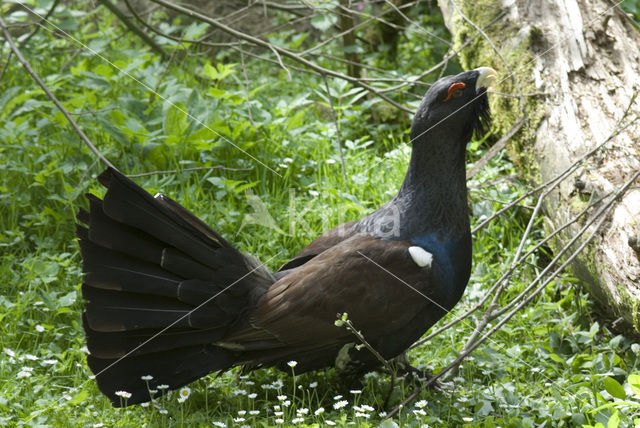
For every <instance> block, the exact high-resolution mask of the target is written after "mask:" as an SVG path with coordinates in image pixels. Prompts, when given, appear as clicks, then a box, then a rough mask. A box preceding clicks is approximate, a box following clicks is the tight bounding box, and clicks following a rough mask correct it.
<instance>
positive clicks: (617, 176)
mask: <svg viewBox="0 0 640 428" xmlns="http://www.w3.org/2000/svg"><path fill="white" fill-rule="evenodd" d="M439 4H440V7H441V9H442V11H443V13H444V15H445V22H446V23H447V26H448V28H449V30H450V31H451V32H452V34H454V36H455V39H456V45H457V46H459V45H460V44H461V43H462V42H464V40H466V39H467V38H469V37H471V36H472V35H474V34H476V33H477V30H476V28H474V26H473V25H471V24H470V23H469V21H471V22H473V23H475V24H476V25H477V26H478V27H479V28H484V30H483V31H484V32H485V34H486V36H487V37H484V36H479V37H478V38H477V39H476V40H475V41H474V43H473V44H472V45H471V47H470V48H468V49H466V50H464V51H463V52H462V54H461V61H462V65H463V66H464V67H465V68H467V69H470V68H474V67H477V66H491V67H493V68H495V69H496V70H499V74H501V75H502V77H503V79H501V80H503V81H502V82H501V83H500V85H499V86H498V87H496V88H495V90H496V91H499V92H504V93H510V94H515V95H518V93H521V94H522V96H521V97H520V98H519V97H514V98H509V97H504V96H500V95H494V96H492V97H491V98H492V101H491V103H492V114H493V116H494V117H495V118H496V121H495V123H496V124H497V126H498V127H499V128H500V132H501V133H504V132H506V131H507V130H508V129H509V128H510V126H511V125H513V123H515V121H516V120H517V119H518V117H519V116H521V115H522V114H523V112H526V116H527V122H526V123H527V124H526V125H525V128H524V129H523V130H522V131H521V132H520V133H519V134H518V135H517V136H516V137H515V138H514V139H512V142H511V146H510V148H509V150H510V155H511V157H512V159H513V160H514V161H515V162H516V164H517V165H518V166H519V167H520V168H521V170H522V171H523V174H524V175H526V177H527V178H528V179H529V180H531V181H533V182H534V183H536V184H540V183H544V182H546V181H547V180H549V179H551V178H553V177H556V176H557V175H558V174H560V173H561V172H563V171H565V170H566V169H567V168H568V167H569V166H570V165H571V164H573V163H574V162H575V161H576V160H578V159H579V158H580V157H582V156H583V155H584V154H586V153H588V152H589V151H591V150H592V149H594V148H595V147H596V146H598V145H599V144H601V143H603V142H605V141H607V139H609V140H608V141H607V142H606V144H605V145H604V146H603V148H602V149H600V150H599V151H598V152H597V154H596V155H594V156H590V157H589V158H587V160H586V161H585V162H584V163H583V164H581V167H580V168H579V169H578V170H577V171H576V172H575V173H574V174H573V175H572V176H571V177H570V178H569V179H567V180H564V181H563V182H562V184H561V185H560V186H559V187H558V188H557V189H556V191H554V193H553V194H552V195H551V197H549V198H547V199H546V205H545V212H546V217H547V219H548V226H549V228H553V229H556V228H558V227H560V226H561V225H563V224H565V223H566V222H567V221H568V220H570V219H572V218H574V217H575V216H576V215H577V213H578V212H580V211H581V210H582V209H583V208H584V207H586V206H587V204H588V203H589V202H590V201H593V200H594V199H596V198H599V197H602V196H605V195H607V194H609V193H610V192H612V191H615V190H616V189H619V188H620V187H621V186H622V185H623V183H625V182H627V181H628V180H630V178H632V177H633V176H634V174H636V173H637V172H638V170H640V123H639V122H640V120H638V111H640V107H639V106H640V96H638V98H637V99H636V98H635V97H636V95H638V92H639V91H640V35H639V34H638V31H637V29H636V28H634V27H633V25H632V24H631V23H630V22H629V21H628V19H627V17H626V16H625V14H624V12H623V11H622V10H621V9H620V8H618V7H615V6H613V3H609V2H606V1H602V0H546V1H542V0H534V1H531V0H504V1H503V2H500V1H495V0H494V1H488V0H480V1H477V2H456V5H458V6H455V5H453V4H452V3H451V0H440V2H439ZM461 13H462V14H464V16H466V18H468V20H467V19H465V18H464V17H463V16H462V15H461ZM500 14H504V15H503V16H502V18H501V19H498V20H494V19H495V18H496V17H497V16H499V15H500ZM492 20H494V22H493V23H491V22H492ZM489 23H491V25H488V24H489ZM487 39H490V40H491V41H492V43H493V45H494V46H495V47H496V48H497V50H498V51H499V52H500V55H498V54H497V53H496V51H495V50H494V48H493V47H492V45H491V43H489V42H488V40H487ZM454 48H455V46H454ZM503 59H504V61H503ZM505 62H506V63H507V64H508V66H507V65H506V64H505ZM509 70H511V72H513V77H510V74H511V72H510V71H509ZM516 82H517V84H516ZM521 102H522V104H523V108H522V109H521V107H520V103H521ZM625 126H626V127H625ZM621 128H623V129H621ZM616 131H619V132H617V133H616ZM612 134H613V135H614V136H613V137H612V138H609V137H610V136H611V135H612ZM587 220H588V219H584V220H582V219H581V220H580V221H579V222H578V223H576V224H574V225H572V226H571V227H569V228H568V229H567V230H566V231H565V233H563V234H561V236H560V238H559V239H558V240H556V242H555V244H554V245H555V247H556V248H561V247H562V246H563V245H564V244H565V243H566V242H567V241H568V240H569V239H570V238H571V237H573V236H574V235H575V234H576V232H577V231H578V230H579V229H580V227H582V225H584V224H585V223H584V221H587ZM638 235H640V180H636V181H635V182H634V183H633V185H632V187H631V188H630V189H629V190H628V191H626V192H625V193H624V194H623V195H622V196H621V197H620V198H619V199H617V200H616V202H615V205H614V207H613V209H612V210H611V211H610V213H609V215H608V217H607V220H606V222H605V223H604V225H603V227H601V228H600V229H599V231H598V233H597V236H596V238H595V239H594V241H592V243H591V244H590V246H589V247H588V249H587V250H586V251H584V252H583V253H582V254H581V255H580V256H579V257H578V258H576V259H575V260H574V262H573V263H572V269H573V272H574V273H575V275H576V276H577V277H578V278H579V279H580V280H581V282H583V283H584V284H586V286H587V287H588V289H589V290H590V292H591V293H592V294H593V295H594V296H595V297H596V299H597V300H598V301H599V302H600V303H602V306H603V307H604V308H606V310H607V311H608V312H609V314H610V315H612V316H614V317H616V318H619V319H623V320H624V321H626V323H627V325H629V326H632V327H633V328H634V329H635V331H636V332H640V251H639V248H638V241H640V238H638ZM634 237H636V238H635V239H634Z"/></svg>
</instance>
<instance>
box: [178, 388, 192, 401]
mask: <svg viewBox="0 0 640 428" xmlns="http://www.w3.org/2000/svg"><path fill="white" fill-rule="evenodd" d="M179 394H180V398H182V399H183V400H186V399H187V398H189V396H190V395H191V388H189V387H188V386H183V387H182V388H180V392H179Z"/></svg>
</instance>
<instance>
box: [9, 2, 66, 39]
mask: <svg viewBox="0 0 640 428" xmlns="http://www.w3.org/2000/svg"><path fill="white" fill-rule="evenodd" d="M58 3H60V0H55V1H54V2H53V4H52V5H51V7H50V8H49V11H48V12H47V14H46V15H45V16H44V17H42V18H40V20H39V21H38V22H37V23H36V24H35V25H36V28H34V29H33V31H32V32H31V33H29V35H28V36H27V37H25V38H24V39H23V40H22V42H20V45H18V46H19V48H20V49H22V48H24V47H25V46H26V45H27V43H29V40H31V38H32V37H33V36H35V35H36V34H37V33H38V31H40V28H41V26H42V25H44V23H45V22H47V20H48V19H49V17H50V16H51V14H52V13H53V11H54V10H55V9H56V7H58ZM27 10H28V11H31V10H30V9H28V8H27Z"/></svg>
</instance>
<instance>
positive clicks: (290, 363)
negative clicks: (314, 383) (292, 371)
mask: <svg viewBox="0 0 640 428" xmlns="http://www.w3.org/2000/svg"><path fill="white" fill-rule="evenodd" d="M287 365H288V366H289V367H291V368H294V367H295V366H297V365H298V362H297V361H294V360H291V361H289V362H288V363H287Z"/></svg>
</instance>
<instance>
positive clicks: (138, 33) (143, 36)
mask: <svg viewBox="0 0 640 428" xmlns="http://www.w3.org/2000/svg"><path fill="white" fill-rule="evenodd" d="M98 2H100V3H101V4H102V5H103V6H104V7H106V8H107V9H109V10H110V11H111V13H113V14H114V15H115V16H117V17H118V19H119V20H120V22H122V23H123V24H124V25H125V27H127V28H128V29H129V31H131V32H132V33H133V34H135V35H136V36H138V37H140V38H141V39H142V40H143V41H144V42H145V43H146V44H147V45H149V47H151V49H153V50H154V51H155V52H156V53H157V54H159V55H160V56H162V57H166V56H167V53H166V52H165V51H164V49H162V47H161V46H160V45H159V44H157V43H156V42H155V40H153V39H152V38H151V37H149V36H148V35H147V33H145V32H144V31H142V30H141V29H140V27H138V26H136V25H134V24H133V22H131V20H130V19H129V18H128V17H127V16H126V15H125V14H124V13H122V11H121V10H120V9H118V7H117V6H116V5H115V4H113V3H111V2H110V1H109V0H98ZM127 4H128V3H127Z"/></svg>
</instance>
